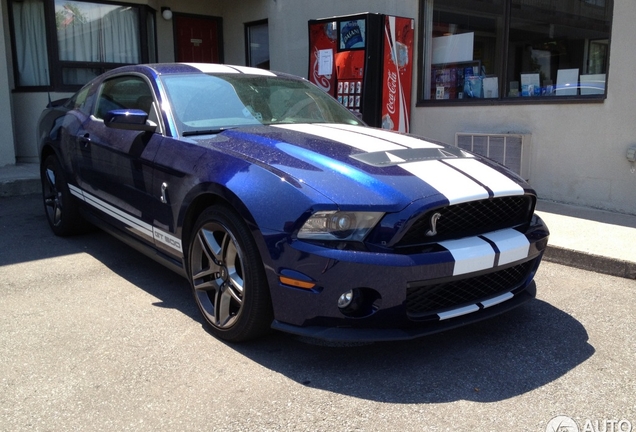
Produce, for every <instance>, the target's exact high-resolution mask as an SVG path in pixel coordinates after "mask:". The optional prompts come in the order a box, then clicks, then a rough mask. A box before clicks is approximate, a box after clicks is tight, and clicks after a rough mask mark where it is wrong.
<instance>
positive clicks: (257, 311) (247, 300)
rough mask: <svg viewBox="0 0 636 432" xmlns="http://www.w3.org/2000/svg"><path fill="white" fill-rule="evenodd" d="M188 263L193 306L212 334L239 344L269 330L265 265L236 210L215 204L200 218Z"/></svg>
mask: <svg viewBox="0 0 636 432" xmlns="http://www.w3.org/2000/svg"><path fill="white" fill-rule="evenodd" d="M188 265H189V275H190V283H191V285H192V290H193V293H194V298H195V300H196V302H197V306H198V307H199V310H200V311H201V313H202V314H203V317H204V318H205V321H206V323H207V324H208V325H209V328H210V330H211V332H212V333H213V334H214V335H215V336H217V337H219V338H220V339H224V340H227V341H232V342H239V341H245V340H248V339H253V338H255V337H258V336H260V335H262V334H264V333H265V332H267V331H269V329H270V325H271V322H272V306H271V299H270V295H269V287H268V285H267V281H266V278H265V271H264V270H263V263H262V261H261V258H260V255H259V253H258V250H257V248H256V245H255V243H254V240H253V238H252V236H251V234H250V232H249V230H248V228H247V226H246V225H245V223H244V222H243V221H242V219H241V218H240V217H239V216H238V215H237V214H236V213H234V212H233V211H232V210H230V209H229V208H227V207H225V206H213V207H210V208H208V209H207V210H205V211H204V212H203V213H202V214H201V216H199V218H198V220H197V222H196V224H195V228H194V236H193V237H192V241H191V244H190V247H189V254H188Z"/></svg>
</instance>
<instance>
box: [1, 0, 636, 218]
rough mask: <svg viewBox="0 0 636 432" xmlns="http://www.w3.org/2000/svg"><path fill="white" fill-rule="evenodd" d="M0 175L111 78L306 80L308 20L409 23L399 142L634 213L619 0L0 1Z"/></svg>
mask: <svg viewBox="0 0 636 432" xmlns="http://www.w3.org/2000/svg"><path fill="white" fill-rule="evenodd" d="M1 1H2V3H1V17H2V19H1V20H0V30H1V31H0V58H3V59H5V60H6V61H5V63H4V64H3V65H2V66H0V100H1V101H2V102H1V103H0V166H4V165H10V164H15V163H28V162H37V160H38V155H37V147H36V136H35V127H36V124H37V118H38V116H39V113H40V112H41V110H42V109H43V108H44V107H45V106H46V104H47V103H48V101H49V98H50V99H52V100H53V99H59V98H64V97H68V96H69V95H70V94H72V92H73V91H74V90H75V89H77V88H79V87H80V86H81V84H83V83H84V82H86V80H88V79H89V78H90V77H91V76H95V75H97V74H99V73H100V72H101V71H103V70H106V69H109V68H112V67H114V66H117V65H119V64H126V63H140V62H173V61H219V62H224V63H228V64H241V65H245V64H248V65H254V66H258V67H266V68H271V69H272V70H277V71H283V72H288V73H292V74H296V75H300V76H305V77H307V75H308V70H309V65H308V62H309V42H308V21H309V20H311V19H317V18H325V17H330V16H340V15H348V14H358V13H361V12H373V13H382V14H387V15H396V16H403V17H410V18H413V19H414V20H415V21H414V22H415V25H414V28H413V29H412V31H414V32H415V38H414V39H415V45H414V47H413V53H412V54H413V56H412V58H413V60H412V61H413V90H412V97H411V100H412V104H411V119H410V125H411V133H414V134H416V135H420V136H425V137H428V138H431V139H435V140H440V141H444V142H448V143H451V144H456V145H459V146H461V147H463V148H470V149H472V150H474V151H476V152H479V153H482V154H488V155H489V156H491V157H493V158H494V159H496V160H499V161H501V162H502V163H505V164H506V165H508V166H510V167H511V168H513V169H515V170H516V171H517V172H518V173H519V174H520V175H522V176H523V177H525V178H526V179H528V180H529V182H530V183H531V184H532V186H533V187H534V188H535V189H536V190H537V191H538V193H539V195H540V196H541V197H542V198H544V199H548V200H554V201H559V202H564V203H571V204H576V205H582V206H589V207H596V208H602V209H607V210H612V211H618V212H624V213H630V214H636V195H635V194H634V191H635V190H636V173H634V163H633V162H630V161H629V160H628V155H629V154H630V149H632V148H636V122H634V121H633V113H632V109H633V107H634V105H635V104H634V101H633V100H632V95H631V90H630V89H631V87H630V86H629V85H630V83H632V82H633V79H632V76H633V71H634V70H636V52H634V50H633V49H632V48H631V47H630V45H631V41H633V40H636V26H634V25H633V22H636V2H632V1H627V0H444V1H442V0H400V1H393V2H386V1H383V0H348V1H346V2H343V1H338V0H324V1H322V2H312V1H305V0H207V1H200V0H179V1H176V0H161V1H158V0H136V1H109V2H101V1H97V0H94V1H71V0H68V1H67V0H1Z"/></svg>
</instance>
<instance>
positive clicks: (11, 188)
mask: <svg viewBox="0 0 636 432" xmlns="http://www.w3.org/2000/svg"><path fill="white" fill-rule="evenodd" d="M40 192H42V185H41V184H40V180H39V179H22V180H8V181H0V197H11V196H19V195H30V194H35V193H40Z"/></svg>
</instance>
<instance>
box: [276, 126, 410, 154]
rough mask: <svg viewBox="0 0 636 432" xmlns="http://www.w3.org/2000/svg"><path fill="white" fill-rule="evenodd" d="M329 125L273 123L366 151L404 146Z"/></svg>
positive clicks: (389, 149) (401, 147)
mask: <svg viewBox="0 0 636 432" xmlns="http://www.w3.org/2000/svg"><path fill="white" fill-rule="evenodd" d="M330 126H331V125H320V124H290V125H274V127H277V128H281V129H288V130H293V131H296V132H302V133H306V134H311V135H316V136H319V137H321V138H326V139H329V140H332V141H336V142H339V143H341V144H346V145H348V146H351V147H353V148H357V149H359V150H362V151H365V152H367V153H372V152H379V151H391V150H400V149H404V146H402V145H399V144H395V143H391V142H388V141H385V140H382V139H379V138H375V137H371V136H368V135H367V136H365V135H362V134H360V133H358V132H352V131H347V130H342V129H336V128H333V127H330Z"/></svg>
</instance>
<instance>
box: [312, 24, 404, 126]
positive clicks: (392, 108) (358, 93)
mask: <svg viewBox="0 0 636 432" xmlns="http://www.w3.org/2000/svg"><path fill="white" fill-rule="evenodd" d="M413 40H414V20H413V19H411V18H401V17H394V16H388V15H381V14H372V13H364V14H357V15H347V16H340V17H332V18H324V19H316V20H310V21H309V49H310V56H309V57H310V60H309V61H310V64H309V79H310V81H312V82H313V83H314V84H316V85H318V86H319V87H321V88H322V89H323V90H325V91H326V92H328V93H329V94H331V95H332V96H333V97H334V98H336V99H337V100H338V102H340V103H341V104H342V105H344V106H345V107H347V108H348V109H350V110H351V111H352V112H354V113H356V114H357V115H358V116H359V117H361V118H362V119H363V120H364V121H365V122H366V123H367V124H369V125H370V126H375V127H382V128H385V129H391V130H397V131H401V132H408V131H409V115H410V103H411V88H412V79H411V76H412V71H413V67H412V56H413Z"/></svg>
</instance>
